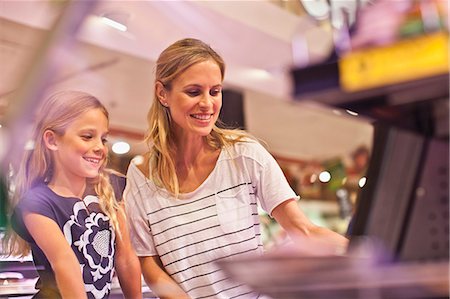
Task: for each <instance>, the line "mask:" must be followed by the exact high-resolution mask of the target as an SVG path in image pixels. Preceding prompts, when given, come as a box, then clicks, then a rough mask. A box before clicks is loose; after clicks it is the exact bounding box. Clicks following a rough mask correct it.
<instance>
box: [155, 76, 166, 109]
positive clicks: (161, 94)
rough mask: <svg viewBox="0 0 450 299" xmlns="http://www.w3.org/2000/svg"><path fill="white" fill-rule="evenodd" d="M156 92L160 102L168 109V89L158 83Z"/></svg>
mask: <svg viewBox="0 0 450 299" xmlns="http://www.w3.org/2000/svg"><path fill="white" fill-rule="evenodd" d="M155 90H156V97H157V98H158V101H159V102H160V103H161V104H162V105H163V106H165V107H167V106H168V103H167V92H166V89H165V87H164V85H163V84H162V83H161V82H159V81H156V84H155Z"/></svg>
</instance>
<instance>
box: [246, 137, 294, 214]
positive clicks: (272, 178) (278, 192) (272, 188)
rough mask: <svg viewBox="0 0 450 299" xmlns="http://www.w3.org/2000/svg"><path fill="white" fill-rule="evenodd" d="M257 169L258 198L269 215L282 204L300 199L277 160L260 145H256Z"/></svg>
mask: <svg viewBox="0 0 450 299" xmlns="http://www.w3.org/2000/svg"><path fill="white" fill-rule="evenodd" d="M254 147H255V159H256V160H257V161H258V163H257V164H258V165H257V166H255V167H256V168H257V170H256V171H257V172H258V173H257V177H259V179H258V180H257V191H256V192H257V197H258V199H259V202H260V204H261V207H262V208H263V209H264V210H265V211H266V212H267V213H268V214H269V215H272V211H273V210H274V209H275V208H276V207H277V206H278V205H279V204H281V203H282V202H284V201H286V200H289V199H298V198H299V197H298V195H297V194H295V192H294V190H292V188H291V186H290V185H289V183H288V181H287V179H286V177H285V175H284V173H283V171H282V170H281V167H280V166H279V165H278V163H277V161H276V160H275V158H274V157H273V156H272V155H271V154H270V153H269V152H268V151H267V150H266V149H265V148H264V147H263V146H262V145H260V144H255V145H254Z"/></svg>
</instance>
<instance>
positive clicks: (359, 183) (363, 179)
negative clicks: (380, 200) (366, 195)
mask: <svg viewBox="0 0 450 299" xmlns="http://www.w3.org/2000/svg"><path fill="white" fill-rule="evenodd" d="M366 182H367V178H366V177H365V176H363V177H362V178H360V179H359V181H358V186H359V187H360V188H362V187H364V185H365V184H366Z"/></svg>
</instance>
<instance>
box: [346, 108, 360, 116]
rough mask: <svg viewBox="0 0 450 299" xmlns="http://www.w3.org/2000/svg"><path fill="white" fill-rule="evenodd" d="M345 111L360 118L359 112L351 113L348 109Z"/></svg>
mask: <svg viewBox="0 0 450 299" xmlns="http://www.w3.org/2000/svg"><path fill="white" fill-rule="evenodd" d="M345 111H346V112H347V113H348V114H350V115H353V116H358V113H357V112H354V111H351V110H348V109H346V110H345Z"/></svg>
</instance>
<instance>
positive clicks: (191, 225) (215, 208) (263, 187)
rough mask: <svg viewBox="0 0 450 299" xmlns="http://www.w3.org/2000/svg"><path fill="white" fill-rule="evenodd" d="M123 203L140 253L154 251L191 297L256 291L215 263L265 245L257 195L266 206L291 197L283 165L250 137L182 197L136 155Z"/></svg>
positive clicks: (223, 156) (269, 209)
mask: <svg viewBox="0 0 450 299" xmlns="http://www.w3.org/2000/svg"><path fill="white" fill-rule="evenodd" d="M127 178H128V181H127V187H126V190H125V195H124V197H125V200H126V210H127V217H128V221H129V222H130V233H131V241H132V244H133V246H134V248H135V250H136V253H137V255H138V256H153V255H158V256H159V257H160V259H161V261H162V264H163V266H164V267H165V270H166V272H167V273H168V274H169V275H171V277H172V278H173V279H174V280H175V281H176V282H178V284H179V285H180V286H181V287H182V288H183V289H184V290H185V291H186V292H187V293H188V294H189V295H190V296H191V297H192V298H198V299H200V298H227V299H230V298H261V297H259V295H258V294H256V293H254V292H252V291H251V290H250V289H249V288H248V287H247V286H245V285H243V284H241V283H239V282H235V281H232V280H231V279H230V278H228V277H227V276H226V275H225V273H224V272H223V271H222V269H221V268H220V267H219V266H218V265H217V264H216V263H215V262H216V261H219V260H224V259H233V258H238V257H244V256H246V255H255V254H262V253H263V245H262V241H261V232H260V223H259V216H258V211H257V203H259V204H260V205H261V208H262V209H264V210H265V211H267V212H268V213H269V214H270V213H271V212H272V210H273V209H274V208H275V207H276V206H277V205H279V204H280V203H282V202H283V201H285V200H288V199H291V198H295V197H296V194H295V193H294V191H293V190H292V189H291V187H290V186H289V184H288V182H287V180H286V178H285V176H284V175H283V172H282V171H281V169H280V167H279V166H278V164H277V163H276V161H275V159H274V158H273V157H272V156H271V155H270V154H269V153H268V152H267V150H266V149H265V148H264V147H263V146H262V145H260V144H259V143H256V142H254V141H250V142H240V143H237V144H235V145H234V146H233V147H232V148H229V149H224V150H222V152H221V153H220V156H219V158H218V161H217V163H216V165H215V168H214V169H213V171H212V172H211V173H210V175H209V176H208V178H207V179H206V180H205V181H204V182H203V183H202V184H201V185H200V186H199V187H198V188H197V189H196V190H195V191H193V192H190V193H185V194H182V195H181V196H180V198H179V199H175V198H173V197H172V196H170V195H169V194H168V193H167V192H165V191H164V190H162V189H160V188H158V187H156V186H155V185H154V184H153V183H152V181H151V180H149V179H148V178H146V177H145V176H144V175H143V174H142V172H141V171H140V170H139V169H138V168H137V166H136V165H134V164H133V163H131V164H130V167H129V169H128V173H127Z"/></svg>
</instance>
